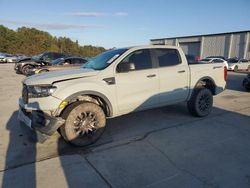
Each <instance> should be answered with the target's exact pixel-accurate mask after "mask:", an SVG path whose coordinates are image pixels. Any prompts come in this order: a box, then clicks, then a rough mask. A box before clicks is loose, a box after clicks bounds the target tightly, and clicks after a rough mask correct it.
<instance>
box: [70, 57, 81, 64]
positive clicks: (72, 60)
mask: <svg viewBox="0 0 250 188" xmlns="http://www.w3.org/2000/svg"><path fill="white" fill-rule="evenodd" d="M71 64H73V65H76V64H80V60H79V59H77V58H74V59H71Z"/></svg>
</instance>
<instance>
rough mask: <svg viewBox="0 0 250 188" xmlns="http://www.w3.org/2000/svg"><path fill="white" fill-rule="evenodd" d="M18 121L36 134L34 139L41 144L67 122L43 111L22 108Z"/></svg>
mask: <svg viewBox="0 0 250 188" xmlns="http://www.w3.org/2000/svg"><path fill="white" fill-rule="evenodd" d="M18 119H19V120H20V121H21V122H23V123H24V124H25V125H26V126H28V127H29V128H31V129H32V130H33V131H34V132H35V134H34V135H32V137H33V139H34V140H35V141H36V142H39V143H43V142H44V141H45V140H47V139H48V138H49V137H50V136H52V135H53V134H54V133H55V132H56V131H57V129H58V128H59V127H60V126H62V125H63V124H64V122H65V120H64V119H62V118H61V117H53V116H50V115H48V114H46V113H44V112H42V111H36V110H34V111H26V110H25V109H24V108H22V107H21V106H20V108H19V114H18Z"/></svg>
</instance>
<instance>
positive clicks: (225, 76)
mask: <svg viewBox="0 0 250 188" xmlns="http://www.w3.org/2000/svg"><path fill="white" fill-rule="evenodd" d="M224 80H225V81H227V67H226V66H224Z"/></svg>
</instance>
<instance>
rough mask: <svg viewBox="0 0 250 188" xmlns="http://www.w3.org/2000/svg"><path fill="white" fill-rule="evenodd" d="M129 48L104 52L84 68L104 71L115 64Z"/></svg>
mask: <svg viewBox="0 0 250 188" xmlns="http://www.w3.org/2000/svg"><path fill="white" fill-rule="evenodd" d="M127 50H128V49H127V48H121V49H115V50H109V51H107V52H104V53H102V54H100V55H98V56H96V57H94V58H93V59H90V60H89V61H88V63H86V64H84V65H83V66H82V68H88V69H94V70H103V69H105V68H106V67H108V66H109V65H110V64H111V63H113V62H114V60H116V59H117V58H118V57H120V56H121V55H122V54H123V53H124V52H126V51H127Z"/></svg>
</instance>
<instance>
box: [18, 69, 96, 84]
mask: <svg viewBox="0 0 250 188" xmlns="http://www.w3.org/2000/svg"><path fill="white" fill-rule="evenodd" d="M98 73H99V71H95V70H93V69H83V68H79V69H70V70H62V71H54V72H47V73H41V74H37V75H33V76H30V77H27V78H26V79H25V80H24V81H23V83H24V84H26V85H47V84H53V83H54V82H62V81H66V80H72V79H78V78H84V77H90V76H95V75H97V74H98Z"/></svg>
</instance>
